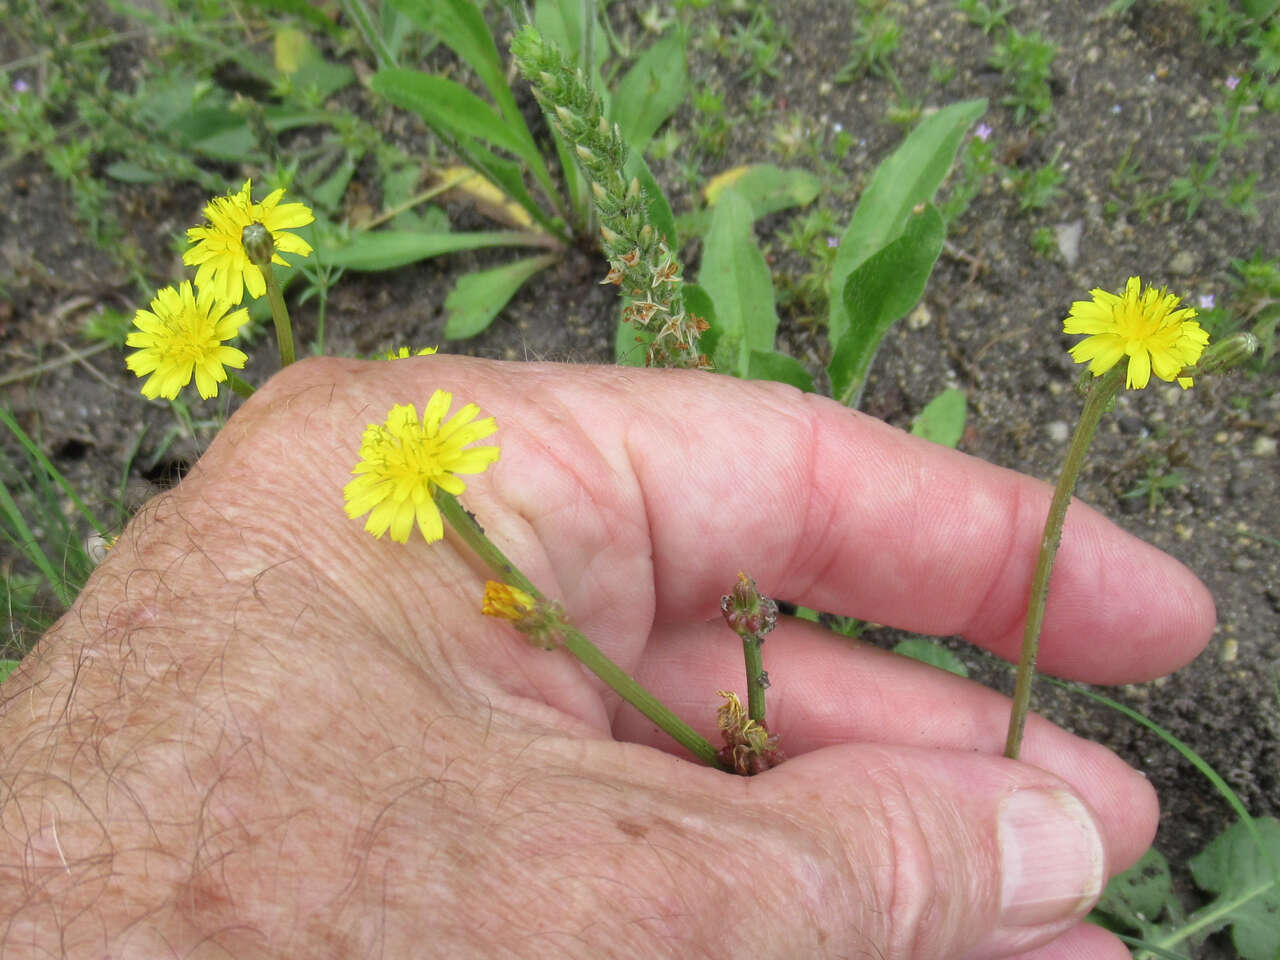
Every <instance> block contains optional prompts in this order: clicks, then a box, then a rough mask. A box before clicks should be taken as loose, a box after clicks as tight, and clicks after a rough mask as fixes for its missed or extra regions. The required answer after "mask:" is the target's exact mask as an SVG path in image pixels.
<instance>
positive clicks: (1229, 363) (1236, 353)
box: [1188, 331, 1261, 376]
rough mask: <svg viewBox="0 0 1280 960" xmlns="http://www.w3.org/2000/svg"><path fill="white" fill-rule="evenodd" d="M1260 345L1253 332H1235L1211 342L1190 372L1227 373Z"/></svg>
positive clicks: (1251, 354)
mask: <svg viewBox="0 0 1280 960" xmlns="http://www.w3.org/2000/svg"><path fill="white" fill-rule="evenodd" d="M1259 346H1261V342H1260V341H1259V340H1258V338H1257V337H1256V336H1254V335H1253V334H1252V333H1249V332H1248V331H1241V332H1240V333H1233V334H1232V335H1231V336H1229V337H1224V338H1223V339H1221V340H1218V341H1217V342H1215V343H1212V344H1210V345H1209V346H1208V347H1207V348H1206V349H1205V351H1204V355H1203V356H1202V357H1201V358H1200V362H1199V363H1197V364H1196V365H1195V367H1194V368H1192V370H1191V371H1188V372H1190V373H1193V374H1194V375H1195V376H1204V375H1206V374H1214V373H1226V372H1227V371H1228V370H1230V369H1231V368H1232V367H1238V366H1240V364H1242V363H1244V362H1245V361H1246V360H1248V359H1249V358H1250V357H1252V356H1253V355H1254V354H1255V353H1257V352H1258V347H1259Z"/></svg>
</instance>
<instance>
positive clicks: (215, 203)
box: [182, 180, 315, 304]
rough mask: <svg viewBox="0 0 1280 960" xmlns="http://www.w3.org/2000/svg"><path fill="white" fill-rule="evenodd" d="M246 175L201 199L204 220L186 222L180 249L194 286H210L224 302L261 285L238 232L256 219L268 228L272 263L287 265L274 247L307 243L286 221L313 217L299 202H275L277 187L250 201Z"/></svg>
mask: <svg viewBox="0 0 1280 960" xmlns="http://www.w3.org/2000/svg"><path fill="white" fill-rule="evenodd" d="M251 183H252V181H250V180H246V181H245V182H244V186H243V187H241V188H240V192H239V193H232V194H228V195H227V196H225V197H214V198H213V199H212V200H210V201H209V202H208V203H207V204H205V208H204V215H205V218H206V219H207V220H208V221H209V225H208V226H205V227H192V228H191V229H190V230H188V231H187V239H188V240H190V241H191V243H192V244H193V246H192V247H191V249H190V250H188V251H187V252H186V253H184V254H183V255H182V262H183V263H185V264H187V265H188V266H198V267H199V269H198V270H197V271H196V286H198V287H205V286H212V287H213V288H214V290H215V292H216V293H217V294H218V296H220V297H221V298H222V299H223V300H226V301H227V302H228V303H231V304H236V303H239V302H240V301H241V300H243V299H244V290H245V287H248V288H249V296H251V297H255V298H256V297H260V296H262V295H263V294H264V293H265V292H266V290H267V284H266V280H265V279H264V278H263V276H262V270H261V269H260V268H259V267H258V265H257V264H255V263H254V262H253V261H252V260H251V259H250V258H249V254H248V253H246V252H245V249H244V244H243V243H242V242H241V240H240V234H241V232H242V231H243V230H244V228H245V227H247V226H249V224H251V223H260V224H262V225H263V226H264V227H266V228H267V231H268V232H269V233H270V234H271V240H272V242H273V244H274V245H275V250H276V252H275V253H274V254H273V255H272V257H271V262H272V263H278V264H280V265H281V266H288V265H289V262H288V261H287V260H285V259H284V258H283V257H281V256H280V251H284V252H285V253H296V254H299V255H301V256H304V257H305V256H309V255H310V253H311V245H310V244H309V243H307V241H305V240H303V239H302V238H301V237H299V236H297V235H296V234H292V233H286V232H285V231H287V230H289V229H290V228H292V227H305V226H306V225H307V224H308V223H311V222H312V221H313V220H315V216H313V215H312V213H311V210H310V208H309V207H307V205H306V204H304V203H281V202H280V198H281V197H283V196H284V191H283V190H276V191H274V192H272V193H271V194H269V195H268V196H267V198H266V199H265V200H263V201H262V202H261V203H254V202H253V199H252V197H251V196H250V193H249V190H250V184H251Z"/></svg>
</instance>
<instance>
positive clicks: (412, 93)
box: [369, 68, 537, 165]
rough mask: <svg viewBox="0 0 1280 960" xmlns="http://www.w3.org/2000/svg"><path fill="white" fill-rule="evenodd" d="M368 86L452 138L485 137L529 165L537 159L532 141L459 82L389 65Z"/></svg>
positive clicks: (374, 76) (484, 138)
mask: <svg viewBox="0 0 1280 960" xmlns="http://www.w3.org/2000/svg"><path fill="white" fill-rule="evenodd" d="M369 86H370V87H371V88H372V89H373V91H374V92H375V93H379V94H381V95H382V96H384V97H386V98H387V99H388V100H390V101H391V102H392V103H394V104H395V105H396V106H398V107H403V108H404V109H406V110H412V111H413V112H414V113H416V114H417V115H418V116H420V117H422V120H423V122H424V123H426V124H427V126H429V127H431V128H432V129H437V130H443V131H444V132H446V133H447V134H449V135H450V136H451V137H454V138H458V137H474V138H476V139H478V140H484V141H486V142H488V143H491V144H493V145H494V146H495V147H501V148H502V149H504V150H508V151H510V152H511V153H513V154H515V155H516V156H517V157H520V158H521V159H522V160H524V161H525V162H527V163H529V164H530V165H532V164H533V163H534V162H535V161H536V158H537V150H536V148H534V146H533V144H531V143H529V142H527V141H526V140H524V139H523V138H522V137H520V136H519V135H518V133H517V129H516V128H514V127H512V126H511V124H510V123H509V122H508V121H506V120H505V119H504V118H503V117H502V116H500V115H499V114H498V112H497V111H496V110H494V109H493V107H491V106H489V104H487V103H485V102H484V101H483V100H481V99H480V98H479V97H477V96H476V95H475V94H474V93H472V92H471V91H470V90H468V89H467V88H466V87H464V86H462V84H460V83H455V82H453V81H452V80H446V79H444V78H443V77H437V76H434V75H432V74H429V73H422V72H421V71H419V70H404V69H401V68H390V69H387V70H379V71H378V72H377V73H375V74H374V75H373V78H372V80H370V82H369ZM531 155H532V156H531Z"/></svg>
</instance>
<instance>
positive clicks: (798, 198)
mask: <svg viewBox="0 0 1280 960" xmlns="http://www.w3.org/2000/svg"><path fill="white" fill-rule="evenodd" d="M730 187H732V188H733V189H734V190H736V191H737V192H738V193H740V194H742V195H743V196H744V197H746V198H747V199H748V200H749V201H750V202H751V212H752V214H753V215H754V216H755V217H756V219H757V220H758V219H759V218H760V217H765V216H768V215H769V214H771V213H777V212H778V211H779V210H786V209H787V208H789V207H804V206H808V205H809V204H810V203H812V202H813V200H814V198H815V197H816V196H817V195H818V193H819V192H820V191H821V190H822V181H821V180H819V179H818V178H817V177H816V176H814V175H813V174H812V173H810V172H809V171H808V170H801V169H799V168H798V167H788V168H779V167H775V166H774V165H773V164H771V163H752V164H746V165H744V166H740V167H734V168H733V169H731V170H726V171H724V172H723V173H720V174H717V175H716V176H714V177H712V178H711V180H710V181H709V182H708V183H707V185H706V187H704V188H703V191H702V193H703V196H704V197H705V198H706V200H707V209H703V210H695V211H694V212H692V213H686V214H682V215H681V216H680V219H679V222H678V225H679V227H680V231H681V232H682V233H684V234H686V235H687V234H702V233H706V231H707V226H708V225H709V224H710V222H711V211H712V208H714V207H715V204H716V201H717V200H718V199H719V198H720V194H722V193H723V192H724V191H725V190H727V189H729V188H730Z"/></svg>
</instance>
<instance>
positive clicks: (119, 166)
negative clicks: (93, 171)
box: [102, 160, 165, 183]
mask: <svg viewBox="0 0 1280 960" xmlns="http://www.w3.org/2000/svg"><path fill="white" fill-rule="evenodd" d="M102 172H103V173H105V174H106V175H107V176H108V177H111V179H113V180H119V181H120V182H121V183H159V182H160V181H161V180H164V179H165V175H164V174H163V173H156V172H155V171H154V170H148V169H147V168H146V167H144V166H141V165H140V164H137V163H134V162H133V161H132V160H117V161H116V162H115V163H109V164H107V166H106V168H105V169H104V170H103V171H102Z"/></svg>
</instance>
